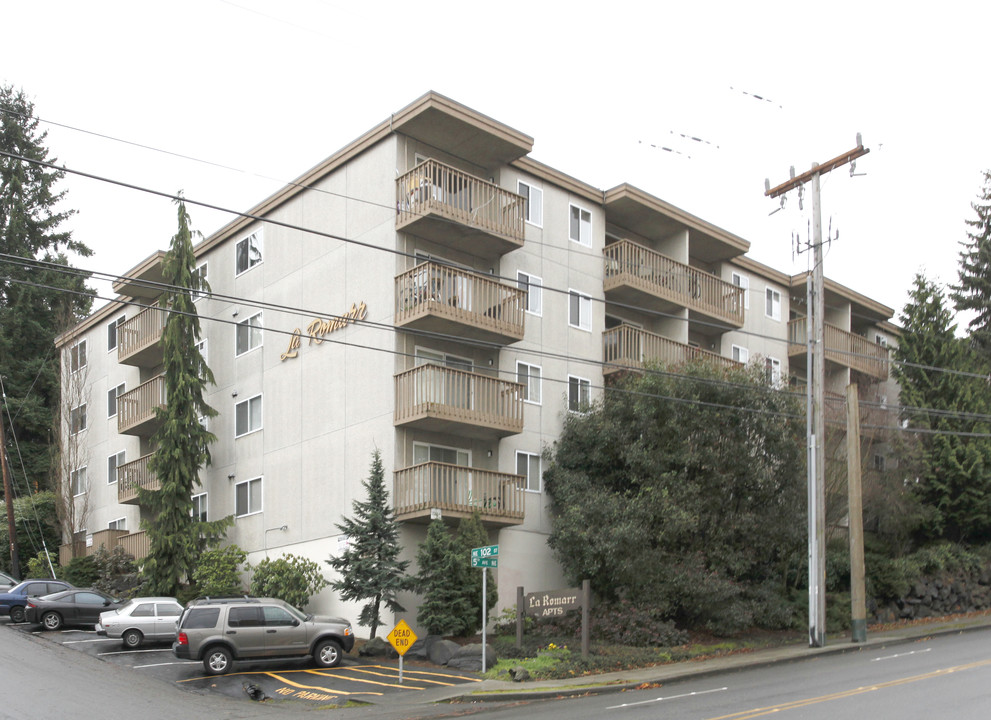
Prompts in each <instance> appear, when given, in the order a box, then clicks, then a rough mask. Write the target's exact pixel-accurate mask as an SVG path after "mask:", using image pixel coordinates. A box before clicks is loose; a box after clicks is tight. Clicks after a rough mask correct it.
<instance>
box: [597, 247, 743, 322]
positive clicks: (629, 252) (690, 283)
mask: <svg viewBox="0 0 991 720" xmlns="http://www.w3.org/2000/svg"><path fill="white" fill-rule="evenodd" d="M603 253H604V255H605V281H604V282H603V289H604V290H605V292H606V293H607V296H608V297H607V299H609V300H615V301H618V302H623V303H628V304H630V305H636V306H640V307H644V308H647V309H650V310H656V311H662V312H663V311H669V310H673V309H677V308H688V311H689V318H690V319H699V320H704V321H706V322H716V323H722V324H725V325H726V326H727V327H728V328H729V327H736V328H739V327H743V292H744V290H743V288H739V287H737V286H736V285H732V284H730V283H728V282H725V281H723V280H720V279H719V278H717V277H716V276H715V275H712V274H710V273H707V272H705V271H704V270H699V269H698V268H694V267H692V266H691V265H685V264H684V263H680V262H678V261H676V260H672V259H671V258H669V257H667V256H666V255H662V254H661V253H659V252H655V251H654V250H651V249H649V248H645V247H644V246H643V245H638V244H637V243H635V242H632V241H630V240H620V241H619V242H615V243H613V244H612V245H608V246H607V247H606V248H605V250H603ZM703 330H704V329H703Z"/></svg>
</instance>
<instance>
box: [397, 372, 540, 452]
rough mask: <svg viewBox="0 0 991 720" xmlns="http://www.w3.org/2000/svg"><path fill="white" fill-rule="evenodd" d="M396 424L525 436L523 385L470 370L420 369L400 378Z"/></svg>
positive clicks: (481, 434) (489, 435)
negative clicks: (521, 434)
mask: <svg viewBox="0 0 991 720" xmlns="http://www.w3.org/2000/svg"><path fill="white" fill-rule="evenodd" d="M393 422H394V424H395V425H403V426H407V427H412V428H417V429H420V430H431V431H434V432H453V433H457V434H459V435H462V436H465V437H476V438H490V439H491V438H500V437H506V436H507V435H515V434H517V433H520V432H523V386H522V385H521V384H519V383H517V382H509V381H507V380H499V379H498V378H494V377H490V376H488V375H480V374H478V373H474V372H468V371H467V370H458V369H456V368H448V367H442V366H440V365H433V364H427V365H420V366H419V367H415V368H413V369H412V370H406V371H405V372H401V373H399V374H398V375H396V412H395V416H394V419H393Z"/></svg>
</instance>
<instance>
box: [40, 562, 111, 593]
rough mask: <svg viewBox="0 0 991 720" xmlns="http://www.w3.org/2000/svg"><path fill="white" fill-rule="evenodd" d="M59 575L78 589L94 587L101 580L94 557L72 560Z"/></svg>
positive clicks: (46, 572) (46, 573)
mask: <svg viewBox="0 0 991 720" xmlns="http://www.w3.org/2000/svg"><path fill="white" fill-rule="evenodd" d="M59 574H60V575H61V579H62V580H65V581H66V582H70V583H72V584H73V585H75V586H76V587H93V586H94V585H96V581H97V580H99V579H100V573H99V572H98V571H97V569H96V556H94V555H87V556H86V557H76V558H72V560H70V561H69V564H68V565H66V566H65V567H63V568H62V570H61V572H60V573H59ZM47 575H48V571H47V570H46V571H45V576H47ZM43 577H44V576H43Z"/></svg>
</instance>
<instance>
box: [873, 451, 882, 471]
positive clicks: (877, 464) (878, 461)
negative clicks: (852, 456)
mask: <svg viewBox="0 0 991 720" xmlns="http://www.w3.org/2000/svg"><path fill="white" fill-rule="evenodd" d="M874 469H875V470H877V471H879V472H884V455H875V456H874Z"/></svg>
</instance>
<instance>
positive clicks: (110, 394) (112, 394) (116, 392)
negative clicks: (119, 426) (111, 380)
mask: <svg viewBox="0 0 991 720" xmlns="http://www.w3.org/2000/svg"><path fill="white" fill-rule="evenodd" d="M126 391H127V388H126V387H125V383H121V384H120V385H117V386H116V387H112V388H110V389H109V390H107V418H108V419H109V418H112V417H117V413H118V411H119V410H120V407H119V406H118V403H117V398H119V397H120V396H121V395H123V394H124V393H125V392H126ZM111 401H112V402H113V407H111Z"/></svg>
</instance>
